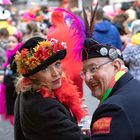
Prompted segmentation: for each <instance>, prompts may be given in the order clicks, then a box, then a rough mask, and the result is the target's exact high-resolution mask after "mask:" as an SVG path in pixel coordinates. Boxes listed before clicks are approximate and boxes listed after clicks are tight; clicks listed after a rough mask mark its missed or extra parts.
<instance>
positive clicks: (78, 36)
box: [51, 8, 86, 60]
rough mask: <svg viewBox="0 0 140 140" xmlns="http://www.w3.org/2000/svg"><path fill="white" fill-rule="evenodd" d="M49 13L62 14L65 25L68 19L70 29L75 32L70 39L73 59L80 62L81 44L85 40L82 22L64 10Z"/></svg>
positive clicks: (59, 9)
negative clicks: (72, 42) (72, 44)
mask: <svg viewBox="0 0 140 140" xmlns="http://www.w3.org/2000/svg"><path fill="white" fill-rule="evenodd" d="M51 11H52V12H53V11H58V12H63V13H64V16H65V17H64V20H65V23H66V20H67V19H68V18H69V19H70V29H72V30H75V31H74V34H73V35H72V37H73V38H74V47H73V53H74V56H75V59H77V60H81V56H82V49H83V44H84V40H85V38H86V35H85V27H84V23H82V20H80V18H78V16H76V15H74V14H73V13H71V12H69V11H67V10H65V9H62V8H55V9H53V10H51ZM66 24H67V23H66Z"/></svg>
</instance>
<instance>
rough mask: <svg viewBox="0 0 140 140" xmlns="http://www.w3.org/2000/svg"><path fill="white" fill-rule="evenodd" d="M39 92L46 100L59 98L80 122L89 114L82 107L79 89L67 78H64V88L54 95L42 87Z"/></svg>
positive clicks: (57, 90)
mask: <svg viewBox="0 0 140 140" xmlns="http://www.w3.org/2000/svg"><path fill="white" fill-rule="evenodd" d="M38 91H39V93H40V94H42V96H43V97H44V98H47V97H51V98H57V99H58V100H59V101H60V102H61V103H62V104H64V105H65V106H67V107H68V109H69V110H70V111H71V112H72V114H73V115H74V117H76V119H77V121H78V122H80V120H81V119H82V118H83V117H85V116H86V115H87V112H86V111H85V110H84V109H83V108H82V107H81V105H82V101H81V98H80V93H79V92H78V91H77V87H76V86H75V85H73V82H72V81H71V80H70V79H68V78H66V77H63V78H62V86H61V87H60V88H58V89H56V90H54V92H53V93H51V92H50V91H49V90H48V88H46V87H42V88H40V89H39V90H38Z"/></svg>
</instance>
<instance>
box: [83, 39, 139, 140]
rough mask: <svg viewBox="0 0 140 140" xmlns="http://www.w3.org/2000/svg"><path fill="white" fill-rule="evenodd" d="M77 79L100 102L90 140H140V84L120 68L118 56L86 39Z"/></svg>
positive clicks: (125, 69) (118, 52) (115, 52)
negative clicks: (80, 70) (79, 77)
mask: <svg viewBox="0 0 140 140" xmlns="http://www.w3.org/2000/svg"><path fill="white" fill-rule="evenodd" d="M82 62H83V70H82V72H81V77H82V78H83V79H84V80H85V82H86V84H87V86H88V87H89V88H90V90H91V91H92V95H93V96H94V97H96V98H98V99H99V100H100V104H99V106H98V108H97V109H96V111H95V112H94V114H93V117H92V121H91V138H92V139H94V140H138V139H140V129H139V128H140V120H139V118H140V111H139V109H138V106H139V105H140V83H139V82H138V81H137V80H135V79H134V78H133V77H132V75H131V74H130V73H129V72H128V70H127V68H126V67H125V65H124V62H123V59H122V54H121V52H120V51H119V50H118V49H116V48H113V47H112V46H109V45H102V44H99V43H98V42H96V41H95V40H94V39H92V38H86V40H85V43H84V48H83V51H82Z"/></svg>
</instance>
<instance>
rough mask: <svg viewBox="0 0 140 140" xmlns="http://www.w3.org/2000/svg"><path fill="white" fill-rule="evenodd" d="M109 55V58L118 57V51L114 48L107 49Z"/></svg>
mask: <svg viewBox="0 0 140 140" xmlns="http://www.w3.org/2000/svg"><path fill="white" fill-rule="evenodd" d="M109 57H110V58H111V59H113V60H114V59H116V58H118V52H117V50H116V49H114V48H111V49H110V50H109Z"/></svg>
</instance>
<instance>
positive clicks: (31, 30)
mask: <svg viewBox="0 0 140 140" xmlns="http://www.w3.org/2000/svg"><path fill="white" fill-rule="evenodd" d="M26 28H27V29H28V30H29V32H28V34H33V33H36V32H38V27H37V24H36V23H35V22H30V23H28V24H27V26H26Z"/></svg>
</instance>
